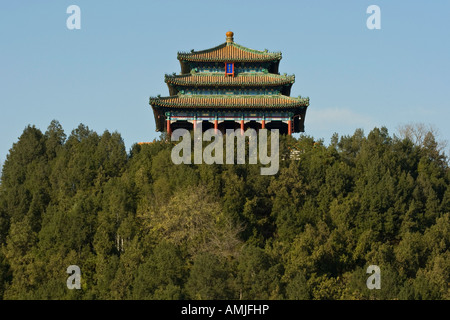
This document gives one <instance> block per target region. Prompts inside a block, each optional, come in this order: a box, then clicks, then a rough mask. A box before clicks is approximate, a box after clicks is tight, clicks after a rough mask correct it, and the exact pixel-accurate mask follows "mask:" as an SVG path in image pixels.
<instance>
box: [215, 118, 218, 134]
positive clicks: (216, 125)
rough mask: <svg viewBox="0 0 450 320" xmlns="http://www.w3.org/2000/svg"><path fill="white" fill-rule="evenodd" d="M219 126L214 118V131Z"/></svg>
mask: <svg viewBox="0 0 450 320" xmlns="http://www.w3.org/2000/svg"><path fill="white" fill-rule="evenodd" d="M218 128H219V122H218V121H217V119H216V120H214V132H217V129H218Z"/></svg>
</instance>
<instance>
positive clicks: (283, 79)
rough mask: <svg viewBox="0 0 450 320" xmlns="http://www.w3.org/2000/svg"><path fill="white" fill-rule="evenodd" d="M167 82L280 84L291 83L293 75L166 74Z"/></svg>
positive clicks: (247, 84)
mask: <svg viewBox="0 0 450 320" xmlns="http://www.w3.org/2000/svg"><path fill="white" fill-rule="evenodd" d="M164 81H165V82H166V83H167V84H173V85H179V86H193V85H194V86H227V87H231V86H280V85H287V84H293V83H294V81H295V76H294V75H291V76H286V75H279V74H273V73H266V74H259V73H239V74H238V75H237V76H235V77H225V73H223V72H212V73H204V74H202V73H197V74H181V75H166V76H165V79H164Z"/></svg>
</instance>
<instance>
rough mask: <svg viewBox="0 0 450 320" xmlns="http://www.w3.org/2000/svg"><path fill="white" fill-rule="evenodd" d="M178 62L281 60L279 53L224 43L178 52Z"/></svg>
mask: <svg viewBox="0 0 450 320" xmlns="http://www.w3.org/2000/svg"><path fill="white" fill-rule="evenodd" d="M177 58H178V60H180V61H197V62H228V61H230V62H264V61H277V60H278V61H279V60H281V52H268V51H267V50H264V51H260V50H254V49H250V48H247V47H244V46H242V45H240V44H237V43H234V42H225V43H222V44H220V45H218V46H217V47H214V48H211V49H206V50H201V51H194V50H192V51H191V52H178V55H177Z"/></svg>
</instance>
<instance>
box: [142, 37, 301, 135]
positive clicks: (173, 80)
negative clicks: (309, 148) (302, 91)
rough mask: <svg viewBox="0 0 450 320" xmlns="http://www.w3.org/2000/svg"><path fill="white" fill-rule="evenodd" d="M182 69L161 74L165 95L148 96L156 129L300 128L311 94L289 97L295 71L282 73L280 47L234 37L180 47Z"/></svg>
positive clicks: (285, 130)
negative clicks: (255, 45) (207, 45)
mask: <svg viewBox="0 0 450 320" xmlns="http://www.w3.org/2000/svg"><path fill="white" fill-rule="evenodd" d="M178 60H179V61H180V65H181V73H180V74H179V75H176V74H175V73H174V74H172V75H166V76H165V82H166V83H167V86H168V87H169V94H170V96H168V97H160V96H158V97H151V98H150V105H151V106H152V109H153V113H154V116H155V122H156V131H166V132H167V133H168V134H169V135H170V134H171V132H172V131H173V130H175V129H177V128H185V129H188V130H195V128H196V124H198V123H199V121H202V123H201V124H202V130H207V129H210V128H215V129H216V130H220V131H221V132H222V133H225V130H226V129H239V128H240V129H241V130H243V131H245V130H246V129H247V128H254V129H256V130H258V129H261V128H263V129H264V128H266V129H279V130H280V133H281V134H289V135H290V134H292V133H294V132H304V122H305V115H306V109H307V107H308V105H309V98H302V97H300V96H299V97H298V98H294V97H290V93H291V87H292V84H293V83H294V81H295V77H294V75H286V74H284V75H280V74H279V72H278V66H279V63H280V60H281V52H268V51H267V50H264V51H259V50H253V49H249V48H246V47H244V46H241V45H239V44H237V43H235V42H234V40H233V32H231V31H229V32H227V33H226V42H225V43H223V44H221V45H219V46H217V47H214V48H211V49H207V50H202V51H194V50H192V51H191V52H179V53H178Z"/></svg>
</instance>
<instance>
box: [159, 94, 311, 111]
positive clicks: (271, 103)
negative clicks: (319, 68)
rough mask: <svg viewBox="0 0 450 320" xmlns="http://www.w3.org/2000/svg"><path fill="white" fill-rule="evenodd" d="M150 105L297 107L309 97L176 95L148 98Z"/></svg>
mask: <svg viewBox="0 0 450 320" xmlns="http://www.w3.org/2000/svg"><path fill="white" fill-rule="evenodd" d="M150 104H151V105H152V106H160V107H165V108H199V109H200V108H239V109H247V108H263V109H279V108H298V107H306V106H308V105H309V98H300V97H299V98H293V97H287V96H284V95H281V94H278V95H255V96H252V95H178V96H170V97H157V98H150Z"/></svg>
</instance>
